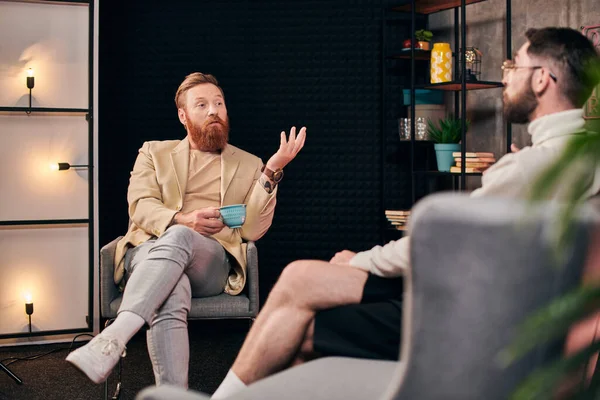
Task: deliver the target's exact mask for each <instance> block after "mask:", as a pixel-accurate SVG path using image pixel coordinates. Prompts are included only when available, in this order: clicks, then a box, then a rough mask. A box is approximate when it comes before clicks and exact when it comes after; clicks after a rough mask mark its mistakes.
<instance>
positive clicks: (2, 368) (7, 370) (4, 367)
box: [0, 362, 23, 385]
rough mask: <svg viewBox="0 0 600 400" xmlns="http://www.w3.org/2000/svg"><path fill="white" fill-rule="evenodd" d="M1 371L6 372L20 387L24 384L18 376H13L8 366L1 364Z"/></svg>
mask: <svg viewBox="0 0 600 400" xmlns="http://www.w3.org/2000/svg"><path fill="white" fill-rule="evenodd" d="M0 369H1V370H2V371H4V372H6V373H7V374H8V376H10V377H11V378H12V379H13V380H14V381H15V382H17V383H18V384H19V385H22V384H23V381H22V380H21V379H20V378H19V377H18V376H16V375H15V374H13V372H12V371H11V370H10V369H8V367H7V366H6V365H4V364H2V362H0Z"/></svg>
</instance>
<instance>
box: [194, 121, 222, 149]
mask: <svg viewBox="0 0 600 400" xmlns="http://www.w3.org/2000/svg"><path fill="white" fill-rule="evenodd" d="M186 125H187V130H188V134H189V135H190V138H191V140H192V142H193V143H194V144H195V145H196V147H197V148H198V150H201V151H210V152H215V151H220V150H223V149H224V148H225V146H226V145H227V142H228V141H229V118H228V119H226V120H225V121H223V120H222V119H221V118H219V117H218V116H215V117H214V118H209V119H207V120H206V121H204V123H203V124H202V125H195V124H194V123H193V122H192V121H191V120H190V119H189V118H187V124H186Z"/></svg>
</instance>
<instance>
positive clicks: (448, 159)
mask: <svg viewBox="0 0 600 400" xmlns="http://www.w3.org/2000/svg"><path fill="white" fill-rule="evenodd" d="M433 148H434V149H435V158H436V160H437V166H438V171H441V172H450V167H451V166H453V165H454V157H452V153H454V152H455V151H460V143H435V144H434V145H433Z"/></svg>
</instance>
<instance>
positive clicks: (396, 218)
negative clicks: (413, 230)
mask: <svg viewBox="0 0 600 400" xmlns="http://www.w3.org/2000/svg"><path fill="white" fill-rule="evenodd" d="M385 217H386V218H387V220H388V221H390V224H392V227H394V228H395V229H397V230H399V231H404V230H406V223H407V222H408V217H410V211H405V210H385Z"/></svg>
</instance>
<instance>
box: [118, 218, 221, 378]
mask: <svg viewBox="0 0 600 400" xmlns="http://www.w3.org/2000/svg"><path fill="white" fill-rule="evenodd" d="M229 268H230V264H229V260H228V257H227V253H226V252H225V250H224V249H223V247H222V246H221V245H220V244H219V242H217V241H216V240H215V239H213V238H209V237H206V236H202V235H201V234H199V233H197V232H195V231H193V230H192V229H190V228H187V227H185V226H182V225H173V226H171V227H170V228H168V229H167V231H166V232H165V233H164V234H163V235H162V236H161V237H160V238H158V239H153V240H148V241H147V242H145V243H143V244H141V245H139V246H137V247H134V248H131V249H129V250H128V251H127V253H126V254H125V279H126V280H127V281H126V282H127V283H126V285H125V291H124V293H123V302H122V303H121V307H120V308H119V313H120V312H122V311H130V312H133V313H135V314H137V315H139V316H140V317H142V318H143V319H144V320H145V321H146V323H147V324H148V326H149V327H150V328H149V329H148V331H147V342H148V353H149V354H150V360H151V361H152V368H153V370H154V377H155V379H156V384H157V385H161V384H172V385H177V386H181V387H185V388H187V386H188V368H189V358H190V354H189V340H188V331H187V316H188V313H189V311H190V306H191V298H192V296H193V297H207V296H214V295H217V294H219V293H221V292H223V289H224V288H225V282H226V280H227V276H228V275H229Z"/></svg>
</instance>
